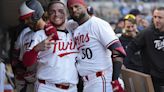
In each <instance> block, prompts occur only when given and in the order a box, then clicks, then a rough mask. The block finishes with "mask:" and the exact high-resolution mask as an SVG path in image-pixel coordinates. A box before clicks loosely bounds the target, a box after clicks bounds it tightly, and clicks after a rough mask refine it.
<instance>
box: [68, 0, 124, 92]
mask: <svg viewBox="0 0 164 92" xmlns="http://www.w3.org/2000/svg"><path fill="white" fill-rule="evenodd" d="M67 7H68V9H69V13H70V16H71V18H73V19H74V20H75V21H76V22H78V24H79V27H78V28H76V29H75V33H74V39H75V42H76V43H77V47H78V48H79V51H80V54H79V57H78V61H79V62H78V63H77V68H78V71H79V73H80V75H81V76H82V77H83V79H84V82H85V81H87V82H85V85H84V92H100V91H103V90H106V91H107V92H111V91H112V88H111V84H110V83H107V81H111V80H110V78H111V77H112V78H111V79H112V82H111V83H112V86H113V91H115V92H124V91H123V89H122V87H121V85H120V83H119V82H118V77H119V75H120V70H121V66H122V63H123V58H124V57H125V55H126V53H125V51H124V49H123V47H122V45H121V43H120V41H119V39H118V38H117V37H116V35H115V34H114V32H113V30H112V28H111V27H110V25H109V23H107V22H105V21H104V20H102V19H100V18H97V17H95V16H89V15H88V13H87V8H86V4H85V2H84V0H68V1H67ZM106 49H109V50H106ZM108 51H109V52H111V53H110V54H112V55H111V57H109V55H110V54H109V53H108ZM112 64H113V67H112ZM107 68H113V75H112V70H110V69H107ZM107 70H108V73H106V74H107V75H110V76H111V77H107V78H106V79H105V78H104V79H102V80H100V79H99V78H101V77H104V76H105V74H104V72H106V71H107ZM93 79H94V80H95V81H97V82H94V81H92V80H93ZM108 79H109V80H108ZM98 81H101V82H102V84H103V83H104V81H105V83H106V84H105V83H104V84H103V85H102V84H100V83H98ZM96 84H97V85H96ZM106 85H108V86H110V87H107V86H106ZM95 86H96V87H95Z"/></svg>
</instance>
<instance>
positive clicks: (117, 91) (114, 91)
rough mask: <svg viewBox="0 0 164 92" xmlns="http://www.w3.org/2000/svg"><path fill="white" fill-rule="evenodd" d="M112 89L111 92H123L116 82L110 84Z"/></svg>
mask: <svg viewBox="0 0 164 92" xmlns="http://www.w3.org/2000/svg"><path fill="white" fill-rule="evenodd" d="M111 84H112V87H113V92H124V90H123V88H122V87H121V84H120V83H119V81H118V80H114V81H112V82H111Z"/></svg>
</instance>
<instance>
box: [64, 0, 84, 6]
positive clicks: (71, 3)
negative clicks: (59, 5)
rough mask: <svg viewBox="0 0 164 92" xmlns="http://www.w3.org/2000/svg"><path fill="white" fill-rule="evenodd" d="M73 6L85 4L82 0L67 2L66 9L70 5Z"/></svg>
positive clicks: (68, 0) (69, 0)
mask: <svg viewBox="0 0 164 92" xmlns="http://www.w3.org/2000/svg"><path fill="white" fill-rule="evenodd" d="M73 4H81V5H84V6H86V3H85V2H84V0H67V7H68V8H69V7H71V5H73Z"/></svg>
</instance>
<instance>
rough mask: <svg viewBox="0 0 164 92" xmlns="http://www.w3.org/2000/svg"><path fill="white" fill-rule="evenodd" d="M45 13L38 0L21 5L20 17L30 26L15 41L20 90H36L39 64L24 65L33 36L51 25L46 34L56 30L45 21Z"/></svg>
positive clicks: (16, 68)
mask: <svg viewBox="0 0 164 92" xmlns="http://www.w3.org/2000/svg"><path fill="white" fill-rule="evenodd" d="M43 13H44V10H43V8H42V6H41V4H40V3H39V2H38V1H37V0H28V1H25V2H23V3H22V5H21V6H20V19H22V20H24V21H25V23H26V24H27V25H28V27H27V28H25V29H24V30H23V31H22V32H21V34H20V35H19V37H18V39H17V41H16V42H15V58H13V59H12V66H13V67H14V70H15V73H16V86H17V91H18V92H34V82H35V80H36V77H35V74H36V65H37V64H34V65H33V66H30V67H24V65H23V63H22V58H23V55H24V53H25V52H26V51H27V49H28V48H29V46H30V45H31V42H32V39H31V38H32V37H33V36H34V34H35V31H37V30H39V29H43V28H49V27H50V28H49V29H48V30H45V33H46V35H48V33H47V32H54V31H55V28H54V27H53V26H49V25H50V24H46V23H45V22H44V21H43V19H42V16H43ZM16 52H17V53H16ZM16 56H17V57H18V58H17V57H16Z"/></svg>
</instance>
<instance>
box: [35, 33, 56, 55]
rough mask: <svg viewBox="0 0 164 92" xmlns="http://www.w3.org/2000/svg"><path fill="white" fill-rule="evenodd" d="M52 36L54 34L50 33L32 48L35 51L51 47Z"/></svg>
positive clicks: (52, 42)
mask: <svg viewBox="0 0 164 92" xmlns="http://www.w3.org/2000/svg"><path fill="white" fill-rule="evenodd" d="M53 36H54V34H51V35H50V36H48V38H47V39H45V40H44V41H42V42H40V43H39V44H37V45H36V46H35V48H34V49H35V51H37V52H39V51H45V50H48V49H49V48H51V45H52V44H54V43H55V41H54V40H52V38H53Z"/></svg>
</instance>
